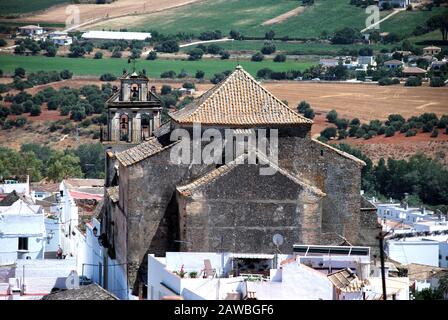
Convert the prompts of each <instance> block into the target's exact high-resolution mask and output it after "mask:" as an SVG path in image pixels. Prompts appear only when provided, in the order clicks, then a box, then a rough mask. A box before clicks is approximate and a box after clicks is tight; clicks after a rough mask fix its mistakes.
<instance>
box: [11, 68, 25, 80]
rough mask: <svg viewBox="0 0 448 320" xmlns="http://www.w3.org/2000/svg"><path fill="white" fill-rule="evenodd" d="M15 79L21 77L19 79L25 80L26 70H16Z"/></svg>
mask: <svg viewBox="0 0 448 320" xmlns="http://www.w3.org/2000/svg"><path fill="white" fill-rule="evenodd" d="M14 77H19V78H22V79H23V78H25V69H23V68H16V69H15V70H14Z"/></svg>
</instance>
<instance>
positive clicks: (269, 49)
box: [261, 43, 276, 54]
mask: <svg viewBox="0 0 448 320" xmlns="http://www.w3.org/2000/svg"><path fill="white" fill-rule="evenodd" d="M275 50H276V48H275V44H273V43H265V44H264V46H263V48H261V53H263V54H272V53H274V52H275Z"/></svg>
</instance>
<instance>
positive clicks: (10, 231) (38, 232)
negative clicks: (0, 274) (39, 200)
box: [0, 198, 46, 264]
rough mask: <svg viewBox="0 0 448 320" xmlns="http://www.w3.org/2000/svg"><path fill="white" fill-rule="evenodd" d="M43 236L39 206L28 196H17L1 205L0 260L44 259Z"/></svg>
mask: <svg viewBox="0 0 448 320" xmlns="http://www.w3.org/2000/svg"><path fill="white" fill-rule="evenodd" d="M2 202H3V201H2ZM45 237H46V233H45V225H44V213H43V210H42V207H41V206H38V205H34V204H33V203H32V201H31V199H23V198H20V199H18V200H17V201H15V202H14V203H13V204H12V205H8V206H0V248H1V255H0V264H6V263H14V262H15V261H16V260H17V259H43V258H44V252H45V241H42V240H43V239H44V238H45Z"/></svg>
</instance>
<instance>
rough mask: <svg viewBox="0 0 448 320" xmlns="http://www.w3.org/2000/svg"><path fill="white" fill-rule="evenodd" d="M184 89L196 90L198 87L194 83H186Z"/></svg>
mask: <svg viewBox="0 0 448 320" xmlns="http://www.w3.org/2000/svg"><path fill="white" fill-rule="evenodd" d="M182 88H185V89H196V86H195V85H194V83H192V82H185V83H184V84H183V85H182Z"/></svg>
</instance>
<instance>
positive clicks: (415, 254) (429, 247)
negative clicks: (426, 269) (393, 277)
mask: <svg viewBox="0 0 448 320" xmlns="http://www.w3.org/2000/svg"><path fill="white" fill-rule="evenodd" d="M386 252H387V255H388V257H389V258H390V259H392V260H394V261H398V262H400V263H401V264H410V263H418V264H424V265H428V266H435V267H437V266H439V243H438V242H437V241H434V240H415V239H413V238H405V239H404V240H388V241H387V242H386Z"/></svg>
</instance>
